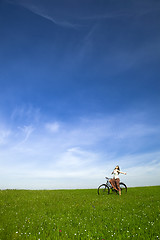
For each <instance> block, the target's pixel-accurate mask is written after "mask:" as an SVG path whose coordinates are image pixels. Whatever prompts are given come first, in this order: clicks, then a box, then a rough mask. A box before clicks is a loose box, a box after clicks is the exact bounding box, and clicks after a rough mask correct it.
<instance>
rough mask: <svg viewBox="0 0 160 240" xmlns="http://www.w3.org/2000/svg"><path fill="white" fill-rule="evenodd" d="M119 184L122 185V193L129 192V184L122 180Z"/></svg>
mask: <svg viewBox="0 0 160 240" xmlns="http://www.w3.org/2000/svg"><path fill="white" fill-rule="evenodd" d="M119 186H120V189H121V193H122V194H124V193H127V186H126V184H124V183H122V182H120V183H119Z"/></svg>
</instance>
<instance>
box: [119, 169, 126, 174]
mask: <svg viewBox="0 0 160 240" xmlns="http://www.w3.org/2000/svg"><path fill="white" fill-rule="evenodd" d="M118 172H119V173H122V174H125V175H126V174H127V173H125V172H120V171H119V170H118Z"/></svg>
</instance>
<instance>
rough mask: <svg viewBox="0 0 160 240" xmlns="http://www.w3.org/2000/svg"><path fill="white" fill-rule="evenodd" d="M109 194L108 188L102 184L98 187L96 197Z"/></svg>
mask: <svg viewBox="0 0 160 240" xmlns="http://www.w3.org/2000/svg"><path fill="white" fill-rule="evenodd" d="M107 194H109V187H108V186H107V185H106V184H102V185H100V186H99V187H98V195H107Z"/></svg>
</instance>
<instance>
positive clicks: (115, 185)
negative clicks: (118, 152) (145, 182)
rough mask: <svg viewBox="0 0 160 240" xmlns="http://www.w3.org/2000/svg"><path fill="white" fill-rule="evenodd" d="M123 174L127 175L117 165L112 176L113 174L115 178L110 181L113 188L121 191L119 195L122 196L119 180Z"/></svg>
mask: <svg viewBox="0 0 160 240" xmlns="http://www.w3.org/2000/svg"><path fill="white" fill-rule="evenodd" d="M120 173H122V174H125V175H126V174H127V173H125V172H121V171H120V168H119V166H118V165H117V166H116V167H115V169H114V170H113V172H112V174H113V178H112V179H110V180H109V182H110V183H111V185H112V187H113V188H114V189H115V190H117V191H119V195H121V189H120V186H119V182H120V179H119V174H120Z"/></svg>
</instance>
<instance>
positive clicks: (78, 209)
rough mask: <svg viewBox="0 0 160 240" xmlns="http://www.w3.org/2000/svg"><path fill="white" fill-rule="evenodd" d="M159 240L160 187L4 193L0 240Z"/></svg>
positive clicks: (0, 202) (0, 207)
mask: <svg viewBox="0 0 160 240" xmlns="http://www.w3.org/2000/svg"><path fill="white" fill-rule="evenodd" d="M14 239H29V240H30V239H35V240H54V239H55V240H60V239H65V240H66V239H94V240H95V239H100V240H102V239H105V240H108V239H116V240H119V239H124V240H126V239H136V240H137V239H140V240H142V239H146V240H147V239H148V240H154V239H155V240H157V239H160V186H155V187H139V188H129V189H128V192H127V194H122V196H119V195H116V194H112V193H111V194H109V195H103V196H101V195H98V194H97V189H88V190H3V191H0V240H14Z"/></svg>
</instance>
